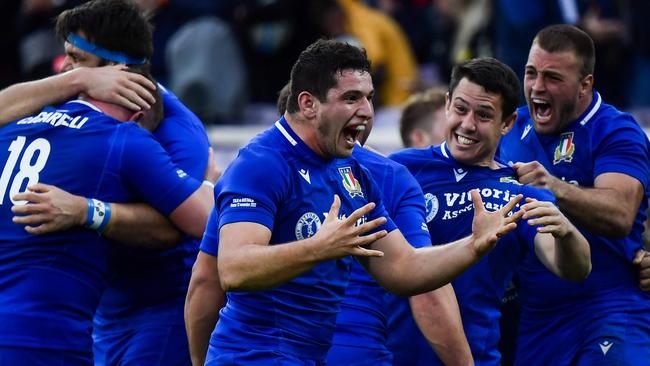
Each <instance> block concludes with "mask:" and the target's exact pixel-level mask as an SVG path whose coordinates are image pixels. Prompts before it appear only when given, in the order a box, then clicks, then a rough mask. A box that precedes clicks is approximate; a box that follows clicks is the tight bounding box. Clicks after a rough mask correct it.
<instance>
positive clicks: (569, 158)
mask: <svg viewBox="0 0 650 366" xmlns="http://www.w3.org/2000/svg"><path fill="white" fill-rule="evenodd" d="M541 146H542V149H543V151H544V154H545V158H546V162H545V163H543V164H544V166H545V167H546V169H547V170H548V171H549V173H551V174H552V175H553V176H555V177H558V178H560V179H562V180H564V181H566V182H569V183H571V184H575V185H580V186H593V176H594V155H593V147H592V146H591V139H590V137H589V134H588V133H587V131H586V130H584V129H580V130H577V131H570V132H565V133H562V134H561V135H560V136H557V137H555V138H553V139H547V140H542V141H541Z"/></svg>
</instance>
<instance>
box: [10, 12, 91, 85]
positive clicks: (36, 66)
mask: <svg viewBox="0 0 650 366" xmlns="http://www.w3.org/2000/svg"><path fill="white" fill-rule="evenodd" d="M83 2H84V1H83V0H22V1H21V2H20V11H19V16H18V24H17V28H16V33H15V34H19V35H23V36H22V37H20V39H19V45H18V47H19V57H20V65H21V74H22V77H23V79H27V80H32V79H40V78H43V77H46V76H49V75H52V74H53V70H52V60H54V58H55V57H56V56H58V55H61V54H63V46H62V45H61V43H60V42H58V40H57V39H56V36H55V35H54V31H53V30H52V25H53V21H52V19H54V18H55V17H56V16H57V15H58V14H59V13H60V12H62V11H63V10H65V9H69V8H72V7H74V6H77V5H79V4H81V3H83ZM3 3H4V2H3ZM2 6H6V5H4V4H3V5H2Z"/></svg>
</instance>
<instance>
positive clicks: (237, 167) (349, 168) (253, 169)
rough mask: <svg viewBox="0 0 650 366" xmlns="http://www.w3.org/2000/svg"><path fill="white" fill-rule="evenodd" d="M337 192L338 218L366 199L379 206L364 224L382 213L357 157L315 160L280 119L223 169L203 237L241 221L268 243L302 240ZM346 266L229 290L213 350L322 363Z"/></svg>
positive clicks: (337, 263) (329, 265) (327, 265)
mask: <svg viewBox="0 0 650 366" xmlns="http://www.w3.org/2000/svg"><path fill="white" fill-rule="evenodd" d="M335 193H336V194H338V195H339V197H340V198H341V209H340V212H339V215H340V216H344V215H350V214H351V213H352V212H353V211H354V210H356V209H357V208H360V207H362V206H363V205H365V204H366V203H368V202H375V203H376V204H377V207H376V208H375V209H374V210H373V211H372V212H371V213H370V214H369V215H367V216H366V217H365V218H364V220H367V221H370V220H373V219H375V218H377V217H381V216H387V214H386V210H385V208H384V205H383V203H382V200H381V196H380V192H379V191H378V188H377V186H376V184H375V183H374V181H373V180H372V178H371V176H370V174H369V173H368V171H367V170H366V169H365V168H363V167H362V166H361V165H360V164H359V162H358V161H357V160H356V158H354V157H350V158H345V159H323V158H321V157H320V156H318V155H316V154H315V153H314V152H313V151H312V150H311V149H310V148H309V147H308V146H307V145H305V143H304V142H303V141H301V140H300V138H299V137H298V136H297V135H296V134H295V133H294V132H293V131H292V130H291V128H290V127H289V124H288V123H287V122H286V120H285V119H284V118H281V119H280V120H279V121H277V122H276V123H275V125H274V126H273V127H272V128H271V129H269V130H267V131H266V132H263V133H262V134H260V135H258V136H257V137H256V138H254V139H253V140H252V141H251V142H250V143H249V144H248V145H247V146H246V147H244V148H243V149H241V150H240V152H239V155H238V156H237V158H236V159H235V160H234V161H233V163H232V164H231V165H230V166H229V167H228V169H226V171H225V172H224V175H223V176H222V178H221V179H220V180H219V183H218V184H217V187H216V189H215V195H216V205H215V209H216V210H218V217H216V216H217V215H216V214H213V216H212V218H213V219H214V218H217V219H218V225H214V223H215V222H214V221H213V220H210V222H209V228H210V229H209V230H208V232H207V233H206V238H208V237H215V236H217V237H218V232H217V231H218V229H219V228H220V227H221V226H223V225H225V224H229V223H235V222H245V221H247V222H255V223H259V224H261V225H264V226H266V227H267V228H269V230H271V232H272V235H271V241H270V245H276V244H281V243H288V242H292V241H296V240H302V239H306V238H308V237H310V236H312V235H314V234H315V233H316V231H317V230H318V228H319V227H320V225H321V224H322V222H323V221H324V220H325V215H326V214H327V213H328V212H329V208H330V206H331V204H332V200H333V197H334V194H335ZM382 229H386V230H388V231H389V232H390V231H391V230H394V229H395V225H394V224H393V222H392V221H391V220H390V219H388V222H387V223H386V224H385V225H383V226H381V227H380V228H378V229H376V230H382ZM215 232H216V233H215ZM205 245H206V243H205V240H204V245H203V246H204V247H205ZM352 261H353V259H352V258H351V257H347V258H343V259H339V260H330V261H325V262H322V263H320V264H318V265H316V266H314V267H313V268H312V269H311V270H310V271H308V272H306V273H305V274H303V275H301V276H299V277H296V278H294V279H293V280H291V281H289V282H288V283H286V284H284V285H281V286H278V287H276V288H273V289H269V290H263V291H252V292H230V293H228V294H227V302H226V306H225V307H224V308H223V309H222V310H221V313H220V317H219V322H218V323H217V326H216V329H215V331H214V332H213V334H212V339H211V342H210V344H211V351H213V350H212V347H219V348H220V349H230V350H233V351H234V352H244V351H247V350H250V349H259V350H274V351H277V352H281V353H287V354H291V355H297V356H300V357H307V358H310V359H314V360H322V359H324V357H325V354H326V353H327V350H328V349H329V347H330V344H331V340H332V334H333V331H334V324H335V320H336V314H337V313H338V311H339V308H340V307H339V303H340V301H341V299H342V298H343V296H344V292H345V288H346V286H347V283H348V278H349V275H350V267H351V264H352ZM211 351H209V353H210V352H211Z"/></svg>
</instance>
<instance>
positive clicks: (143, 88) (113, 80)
mask: <svg viewBox="0 0 650 366" xmlns="http://www.w3.org/2000/svg"><path fill="white" fill-rule="evenodd" d="M73 71H74V70H73ZM78 72H80V73H83V77H82V78H81V80H82V81H83V84H84V85H83V89H84V92H85V93H86V94H88V95H89V96H91V97H92V98H94V99H97V100H101V101H103V102H109V103H113V104H118V105H121V106H123V107H125V108H128V109H130V110H132V111H140V110H143V109H149V108H151V105H152V104H153V103H155V102H156V99H155V98H154V97H153V94H152V91H154V90H156V86H155V85H154V83H152V82H151V81H150V80H149V79H147V78H146V77H144V76H142V75H140V74H136V73H133V72H129V71H127V66H125V65H110V66H103V67H93V68H80V69H79V71H78ZM80 75H82V74H80Z"/></svg>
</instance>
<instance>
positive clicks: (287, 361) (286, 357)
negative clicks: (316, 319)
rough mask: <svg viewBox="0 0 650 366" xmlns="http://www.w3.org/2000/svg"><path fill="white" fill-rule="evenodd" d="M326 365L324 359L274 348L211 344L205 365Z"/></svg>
mask: <svg viewBox="0 0 650 366" xmlns="http://www.w3.org/2000/svg"><path fill="white" fill-rule="evenodd" d="M240 365H246V366H257V365H259V366H273V365H278V366H280V365H281V366H325V361H324V360H312V359H308V358H302V357H298V356H295V355H290V354H286V353H282V352H278V351H273V350H256V349H248V350H233V349H224V348H217V347H214V346H213V345H210V347H209V348H208V354H207V357H206V358H205V366H240Z"/></svg>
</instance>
